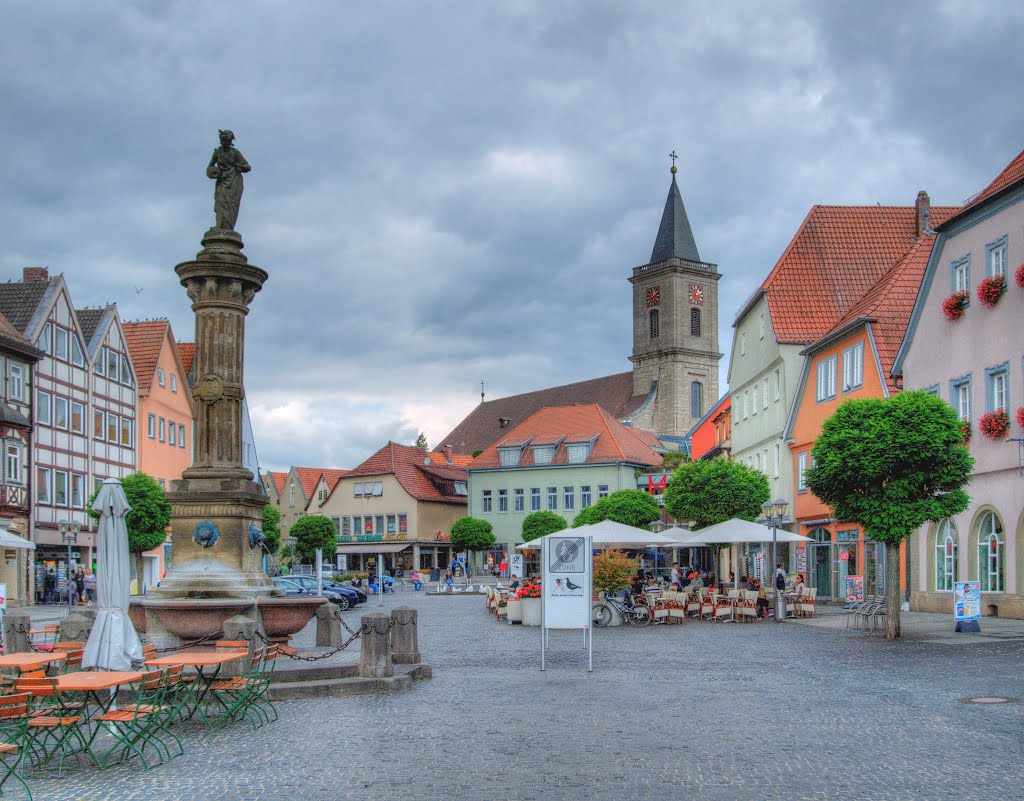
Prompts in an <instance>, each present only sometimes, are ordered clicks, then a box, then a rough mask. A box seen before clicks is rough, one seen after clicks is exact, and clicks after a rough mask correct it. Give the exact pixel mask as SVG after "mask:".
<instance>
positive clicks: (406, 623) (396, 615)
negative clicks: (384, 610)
mask: <svg viewBox="0 0 1024 801" xmlns="http://www.w3.org/2000/svg"><path fill="white" fill-rule="evenodd" d="M418 618H419V613H418V612H417V611H416V610H415V609H413V608H412V607H410V606H396V607H395V608H394V609H392V610H391V620H392V624H393V628H392V630H391V661H392V662H393V663H394V664H396V665H418V664H419V663H420V662H421V661H422V658H421V656H420V648H419V639H418V632H417V625H418Z"/></svg>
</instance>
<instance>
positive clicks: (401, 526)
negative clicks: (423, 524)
mask: <svg viewBox="0 0 1024 801" xmlns="http://www.w3.org/2000/svg"><path fill="white" fill-rule="evenodd" d="M408 528H409V521H408V520H406V519H405V518H404V517H403V518H401V519H400V520H399V521H398V530H399V531H406V530H407V529H408Z"/></svg>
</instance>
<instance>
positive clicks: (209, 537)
mask: <svg viewBox="0 0 1024 801" xmlns="http://www.w3.org/2000/svg"><path fill="white" fill-rule="evenodd" d="M192 539H194V540H195V541H196V542H198V543H199V544H200V545H201V546H202V547H204V548H209V547H211V546H212V545H213V544H214V543H215V542H216V541H217V540H218V539H220V530H219V529H218V528H217V525H216V524H215V523H211V522H210V521H209V520H204V521H202V522H201V523H196V530H195V531H193V532H192Z"/></svg>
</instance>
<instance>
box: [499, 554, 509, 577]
mask: <svg viewBox="0 0 1024 801" xmlns="http://www.w3.org/2000/svg"><path fill="white" fill-rule="evenodd" d="M507 574H508V562H507V561H506V559H505V557H504V556H502V557H501V562H500V563H499V564H498V575H499V576H501V578H508V575H507Z"/></svg>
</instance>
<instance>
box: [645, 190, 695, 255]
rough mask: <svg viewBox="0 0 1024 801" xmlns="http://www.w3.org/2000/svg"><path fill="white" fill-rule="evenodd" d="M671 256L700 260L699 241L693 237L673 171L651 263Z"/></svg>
mask: <svg viewBox="0 0 1024 801" xmlns="http://www.w3.org/2000/svg"><path fill="white" fill-rule="evenodd" d="M671 258H677V259H686V260H688V261H697V262H699V261H700V254H698V253H697V242H696V241H695V240H694V238H693V230H692V229H691V228H690V220H689V218H688V217H687V216H686V207H685V206H684V205H683V198H682V195H680V194H679V186H678V184H676V176H675V173H672V186H670V187H669V189H668V197H667V198H666V199H665V210H664V211H663V212H662V214H661V225H659V226H658V235H657V237H656V238H655V240H654V249H653V250H652V251H651V264H656V263H658V262H659V261H665V260H666V259H671Z"/></svg>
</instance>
